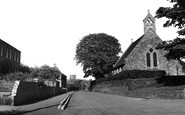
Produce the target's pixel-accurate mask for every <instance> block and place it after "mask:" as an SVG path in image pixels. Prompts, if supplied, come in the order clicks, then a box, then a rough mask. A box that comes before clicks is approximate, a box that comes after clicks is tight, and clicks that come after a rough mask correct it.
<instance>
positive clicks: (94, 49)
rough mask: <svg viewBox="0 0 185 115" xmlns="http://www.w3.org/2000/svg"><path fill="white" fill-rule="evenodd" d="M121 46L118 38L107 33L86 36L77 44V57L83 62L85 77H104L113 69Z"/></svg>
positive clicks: (78, 60)
mask: <svg viewBox="0 0 185 115" xmlns="http://www.w3.org/2000/svg"><path fill="white" fill-rule="evenodd" d="M120 52H121V47H120V44H119V42H118V40H117V39H116V38H115V37H113V36H110V35H107V34H105V33H98V34H89V35H87V36H84V37H83V38H82V39H81V40H80V42H79V43H78V44H77V46H76V55H75V59H76V62H77V64H81V65H82V67H83V71H84V73H85V75H84V77H88V76H93V77H95V78H96V79H99V78H104V75H105V74H108V73H110V72H111V70H112V69H113V64H114V63H115V62H116V61H117V59H118V53H120Z"/></svg>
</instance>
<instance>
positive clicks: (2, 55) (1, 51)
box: [1, 45, 3, 56]
mask: <svg viewBox="0 0 185 115" xmlns="http://www.w3.org/2000/svg"><path fill="white" fill-rule="evenodd" d="M1 56H3V45H1Z"/></svg>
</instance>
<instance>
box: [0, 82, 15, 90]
mask: <svg viewBox="0 0 185 115" xmlns="http://www.w3.org/2000/svg"><path fill="white" fill-rule="evenodd" d="M13 85H14V82H7V81H4V80H0V92H11V91H12V89H13Z"/></svg>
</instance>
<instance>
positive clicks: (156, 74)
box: [96, 70, 166, 83]
mask: <svg viewBox="0 0 185 115" xmlns="http://www.w3.org/2000/svg"><path fill="white" fill-rule="evenodd" d="M165 74H166V72H165V71H163V70H156V71H153V70H125V71H122V72H120V73H118V74H115V75H111V76H108V77H106V78H101V79H97V80H96V83H100V82H105V81H112V80H124V79H138V78H160V77H163V76H165Z"/></svg>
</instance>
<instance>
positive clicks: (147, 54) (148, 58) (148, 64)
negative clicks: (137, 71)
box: [146, 52, 151, 67]
mask: <svg viewBox="0 0 185 115" xmlns="http://www.w3.org/2000/svg"><path fill="white" fill-rule="evenodd" d="M146 60H147V67H150V66H151V64H150V53H149V52H147V53H146Z"/></svg>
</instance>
